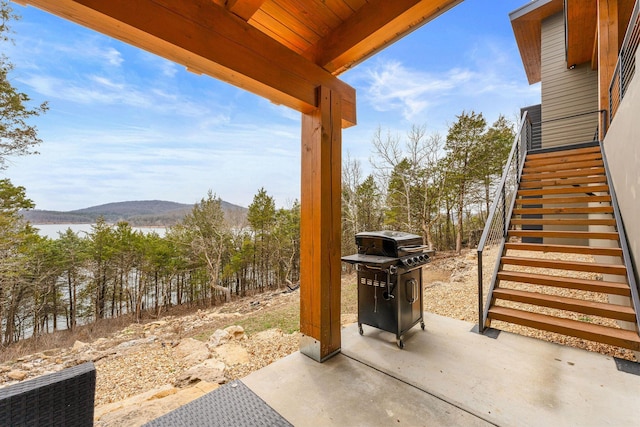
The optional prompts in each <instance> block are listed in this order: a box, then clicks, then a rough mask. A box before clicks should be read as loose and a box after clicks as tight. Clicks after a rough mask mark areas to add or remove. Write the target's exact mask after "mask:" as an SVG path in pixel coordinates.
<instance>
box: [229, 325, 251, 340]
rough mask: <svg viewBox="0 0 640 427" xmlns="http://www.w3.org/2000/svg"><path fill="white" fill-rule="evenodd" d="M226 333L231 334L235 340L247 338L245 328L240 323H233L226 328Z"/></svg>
mask: <svg viewBox="0 0 640 427" xmlns="http://www.w3.org/2000/svg"><path fill="white" fill-rule="evenodd" d="M224 330H225V332H226V333H228V334H229V335H231V338H232V339H234V340H246V339H247V335H246V334H245V333H244V328H243V327H242V326H238V325H232V326H229V327H228V328H225V329H224Z"/></svg>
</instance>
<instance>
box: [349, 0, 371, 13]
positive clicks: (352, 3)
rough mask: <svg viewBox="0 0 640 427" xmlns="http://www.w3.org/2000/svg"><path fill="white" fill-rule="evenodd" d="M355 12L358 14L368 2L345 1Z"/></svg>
mask: <svg viewBox="0 0 640 427" xmlns="http://www.w3.org/2000/svg"><path fill="white" fill-rule="evenodd" d="M344 2H345V3H346V4H347V5H348V6H349V7H350V8H351V10H353V11H354V12H357V11H358V9H360V8H361V7H362V6H364V5H365V4H367V3H368V1H367V0H345V1H344Z"/></svg>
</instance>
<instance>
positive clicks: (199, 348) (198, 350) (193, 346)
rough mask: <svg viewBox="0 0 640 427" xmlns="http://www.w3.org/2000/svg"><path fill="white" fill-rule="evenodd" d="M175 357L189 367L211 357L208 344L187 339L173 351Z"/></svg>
mask: <svg viewBox="0 0 640 427" xmlns="http://www.w3.org/2000/svg"><path fill="white" fill-rule="evenodd" d="M173 352H174V355H175V356H176V357H177V358H179V359H183V360H184V362H185V363H186V364H187V365H195V364H198V363H200V362H202V361H204V360H207V359H208V358H210V357H211V353H210V352H209V348H208V347H207V344H206V343H203V342H202V341H198V340H196V339H194V338H185V339H183V340H182V341H180V344H178V345H177V346H176V347H175V348H174V349H173Z"/></svg>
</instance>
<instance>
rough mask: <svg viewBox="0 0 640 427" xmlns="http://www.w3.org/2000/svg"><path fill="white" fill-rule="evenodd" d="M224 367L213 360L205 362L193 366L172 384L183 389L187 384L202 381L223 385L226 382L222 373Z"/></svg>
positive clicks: (221, 363) (219, 362)
mask: <svg viewBox="0 0 640 427" xmlns="http://www.w3.org/2000/svg"><path fill="white" fill-rule="evenodd" d="M226 368H227V367H226V365H225V364H224V363H223V362H221V361H219V360H214V359H209V360H205V361H204V362H202V363H200V364H199V365H196V366H193V367H192V368H191V369H189V370H187V371H185V372H184V374H182V375H181V376H180V378H178V380H177V381H176V383H175V384H174V385H175V386H176V387H185V386H186V385H189V384H194V383H198V382H200V381H204V382H207V383H216V384H224V382H225V381H226V379H225V377H224V371H225V369H226Z"/></svg>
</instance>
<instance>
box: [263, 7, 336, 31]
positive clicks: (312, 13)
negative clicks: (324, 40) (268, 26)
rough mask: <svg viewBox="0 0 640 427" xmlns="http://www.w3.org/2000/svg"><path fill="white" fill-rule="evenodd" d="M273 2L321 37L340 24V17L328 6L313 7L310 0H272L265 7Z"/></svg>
mask: <svg viewBox="0 0 640 427" xmlns="http://www.w3.org/2000/svg"><path fill="white" fill-rule="evenodd" d="M271 4H273V5H276V6H278V7H279V8H280V9H282V10H286V11H287V14H288V15H290V16H292V17H294V18H295V19H296V20H297V21H299V22H300V24H301V25H303V26H305V27H307V28H309V29H311V30H312V31H313V32H315V33H316V34H318V35H319V36H320V37H324V36H325V35H327V34H329V33H330V32H331V31H332V29H333V28H335V27H336V26H337V25H339V24H340V22H341V21H340V19H339V18H338V17H337V16H335V15H334V14H333V13H331V12H330V11H328V10H327V9H326V8H320V9H318V8H317V5H316V7H313V8H312V7H311V6H312V5H311V4H310V3H309V2H303V1H296V0H272V1H270V2H268V3H267V4H265V9H266V8H267V7H271ZM316 9H318V10H316Z"/></svg>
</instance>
